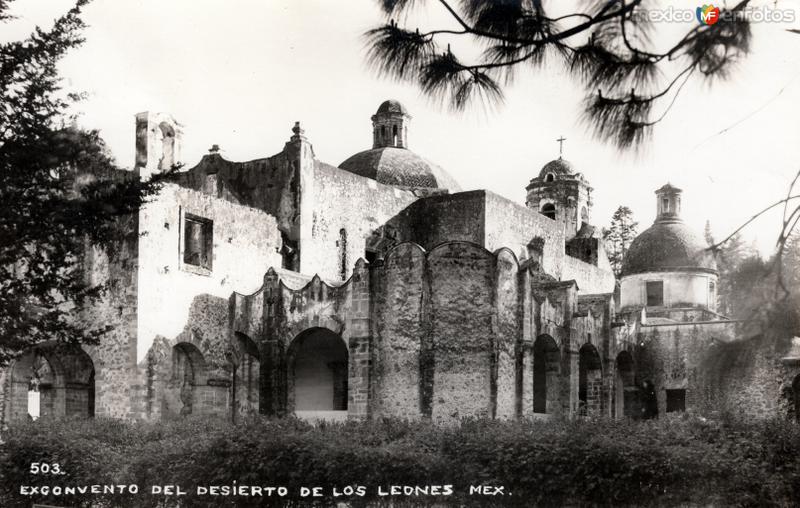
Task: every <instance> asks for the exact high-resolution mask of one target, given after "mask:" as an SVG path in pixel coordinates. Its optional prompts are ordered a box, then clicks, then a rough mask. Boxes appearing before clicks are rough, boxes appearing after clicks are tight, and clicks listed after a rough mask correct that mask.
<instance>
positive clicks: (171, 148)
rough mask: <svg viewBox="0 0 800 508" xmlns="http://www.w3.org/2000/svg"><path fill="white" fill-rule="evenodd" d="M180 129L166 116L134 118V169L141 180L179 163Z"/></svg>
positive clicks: (149, 115)
mask: <svg viewBox="0 0 800 508" xmlns="http://www.w3.org/2000/svg"><path fill="white" fill-rule="evenodd" d="M182 144H183V125H181V124H179V123H178V122H176V121H175V119H174V118H172V116H171V115H168V114H167V113H151V112H149V111H145V112H143V113H139V114H137V115H136V166H135V169H136V171H137V172H138V173H139V176H140V177H141V178H149V177H150V175H152V174H153V173H159V172H161V171H167V170H169V169H170V168H171V167H172V166H174V165H175V164H179V163H180V162H181V146H182Z"/></svg>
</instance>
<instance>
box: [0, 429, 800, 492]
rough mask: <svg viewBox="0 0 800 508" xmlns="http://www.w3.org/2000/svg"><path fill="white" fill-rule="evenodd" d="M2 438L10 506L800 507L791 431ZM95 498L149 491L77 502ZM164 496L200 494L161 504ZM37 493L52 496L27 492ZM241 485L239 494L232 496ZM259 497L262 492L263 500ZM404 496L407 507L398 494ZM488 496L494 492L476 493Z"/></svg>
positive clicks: (795, 434) (144, 433) (202, 432)
mask: <svg viewBox="0 0 800 508" xmlns="http://www.w3.org/2000/svg"><path fill="white" fill-rule="evenodd" d="M2 437H3V440H4V441H5V442H4V443H3V444H2V445H0V455H2V457H0V459H2V461H1V462H0V506H30V504H31V503H32V502H34V501H35V502H41V503H45V504H53V505H58V506H113V507H126V506H130V507H146V506H178V505H180V506H198V507H202V506H264V505H273V504H274V505H284V506H289V505H298V504H308V503H311V502H312V501H313V502H315V503H316V504H318V505H320V506H325V505H330V504H335V503H337V502H341V501H345V502H346V503H349V504H350V505H351V506H363V505H368V504H369V505H378V504H383V505H389V504H393V505H394V506H398V505H424V504H438V505H443V504H446V505H451V504H452V505H481V506H485V505H490V504H495V505H504V506H508V505H512V506H513V505H518V506H532V505H538V506H562V505H571V506H575V505H613V506H620V505H637V506H641V505H651V506H677V505H682V506H683V505H687V504H689V505H703V506H706V505H714V506H766V505H773V506H797V505H798V504H799V503H800V429H799V428H798V426H797V425H795V424H793V423H792V422H782V421H770V422H759V423H742V422H732V421H726V422H708V421H704V420H702V419H696V418H690V417H686V418H676V419H670V420H659V421H648V422H629V421H608V420H594V421H585V420H582V421H549V422H498V421H486V420H470V421H464V422H462V423H461V425H460V426H457V427H437V426H434V425H431V424H429V423H426V422H405V421H398V420H381V421H374V422H348V423H346V424H326V425H320V426H317V427H313V426H309V425H307V424H305V423H303V422H300V421H297V420H279V421H276V420H267V419H263V418H256V417H253V418H251V419H248V420H246V421H243V422H240V423H237V424H235V425H232V424H231V423H229V422H225V421H218V420H208V419H200V418H185V419H181V420H179V421H173V422H166V423H147V424H144V423H135V422H121V421H116V420H105V419H100V418H97V419H92V420H61V421H39V422H35V423H27V424H24V425H19V426H15V427H12V428H11V429H9V430H8V431H7V432H5V433H3V435H2ZM33 463H46V464H53V463H58V464H59V465H60V466H61V468H63V469H64V472H65V474H61V475H53V474H32V473H31V464H33ZM51 468H52V466H51ZM234 482H235V483H234ZM92 485H100V486H109V485H136V486H137V487H138V492H137V493H136V494H130V493H127V491H128V488H124V489H123V488H115V489H114V492H113V493H112V492H110V491H109V490H108V489H109V487H105V489H106V491H107V492H106V493H102V492H101V493H94V494H92V493H89V492H87V493H85V494H72V493H69V494H67V493H65V490H64V489H65V487H75V488H77V487H80V486H92ZM165 485H177V486H180V487H181V489H182V491H183V492H186V495H182V496H174V495H173V496H163V495H155V494H152V493H151V489H152V487H153V486H165ZM23 486H25V487H26V489H27V493H30V492H31V491H33V489H34V487H38V488H39V493H38V494H33V495H22V494H21V492H22V491H21V488H22V487H23ZM208 486H217V488H218V490H217V491H216V494H212V493H211V492H212V491H211V490H209V492H205V493H204V492H203V491H202V490H201V494H198V491H197V488H198V487H201V488H203V487H208ZM234 486H235V487H237V488H238V489H239V490H238V491H237V494H238V495H222V494H224V489H223V487H224V488H227V489H228V490H229V493H230V491H232V488H233V487H234ZM252 486H257V487H261V488H262V492H261V496H258V495H256V496H253V495H252V494H253V492H254V491H253V490H252V489H250V488H249V487H252ZM268 486H272V487H284V488H285V489H286V491H285V495H283V496H279V492H278V491H274V492H272V493H271V495H267V494H268V491H267V490H266V487H268ZM348 486H349V488H348ZM359 486H360V487H361V488H360V489H359ZM391 486H396V487H395V494H394V495H384V494H387V493H391V492H392V491H391ZM435 486H440V487H435ZM447 486H450V487H447ZM475 486H484V487H485V490H483V491H481V493H476V492H474V491H473V492H471V491H470V487H475ZM44 487H49V491H45V492H47V494H48V495H42V492H43V491H44V489H43V488H44ZM58 487H60V488H61V490H59V489H58ZM303 487H305V488H307V489H311V488H313V487H317V488H319V490H318V491H317V493H320V494H322V496H321V497H312V496H310V495H306V496H303V495H302V494H310V492H309V491H308V490H306V491H302V490H301V488H303ZM403 487H407V488H406V489H403ZM411 487H421V488H422V489H421V490H420V489H418V490H414V489H413V488H411ZM499 487H502V489H499ZM426 488H427V490H425V489H426ZM100 489H101V490H102V489H103V487H100ZM334 489H335V490H334ZM350 489H352V491H351V490H350ZM54 492H55V494H54ZM120 492H124V493H120ZM244 492H247V493H249V494H251V495H248V496H245V495H243V493H244ZM256 492H257V491H256ZM334 493H339V494H341V495H340V496H336V497H334ZM346 494H351V495H346ZM426 494H427V495H426ZM490 494H496V495H490ZM509 494H510V495H509Z"/></svg>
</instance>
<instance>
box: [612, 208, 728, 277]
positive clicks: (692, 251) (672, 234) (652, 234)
mask: <svg viewBox="0 0 800 508" xmlns="http://www.w3.org/2000/svg"><path fill="white" fill-rule="evenodd" d="M672 271H703V272H713V273H716V272H717V264H716V262H715V261H714V256H713V255H712V254H711V252H710V251H709V250H708V246H707V245H706V244H705V242H704V241H703V240H701V239H700V237H699V236H697V235H696V234H695V233H694V232H693V231H692V230H691V229H690V228H689V227H687V226H686V224H684V223H683V222H680V221H675V222H656V223H655V224H653V225H652V226H651V227H650V228H649V229H647V230H645V231H644V232H643V233H642V234H640V235H639V236H637V237H636V238H635V239H634V240H633V242H632V243H631V246H630V248H629V249H628V252H627V254H626V255H625V261H624V263H623V266H622V275H623V276H625V275H633V274H636V273H646V272H672Z"/></svg>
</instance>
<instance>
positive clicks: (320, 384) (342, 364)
mask: <svg viewBox="0 0 800 508" xmlns="http://www.w3.org/2000/svg"><path fill="white" fill-rule="evenodd" d="M348 357H349V354H348V351H347V346H346V345H345V342H344V340H343V339H342V338H341V337H340V336H339V335H338V334H336V333H334V332H332V331H330V330H328V329H326V328H311V329H309V330H306V331H304V332H303V333H301V334H299V335H298V336H297V337H295V339H294V340H293V341H292V343H291V345H290V346H289V350H288V353H287V360H288V367H289V372H288V378H289V379H288V388H289V389H288V399H289V400H288V407H289V410H290V411H294V412H295V414H296V415H298V416H300V417H304V418H311V419H318V418H333V419H340V418H346V417H347V384H348V375H349V374H348Z"/></svg>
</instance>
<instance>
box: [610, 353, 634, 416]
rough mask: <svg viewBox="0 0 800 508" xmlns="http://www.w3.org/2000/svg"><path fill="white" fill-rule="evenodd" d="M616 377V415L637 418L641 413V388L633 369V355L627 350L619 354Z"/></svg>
mask: <svg viewBox="0 0 800 508" xmlns="http://www.w3.org/2000/svg"><path fill="white" fill-rule="evenodd" d="M616 369H617V372H616V378H615V380H614V416H615V417H616V418H623V417H625V418H636V417H637V416H638V415H639V413H640V407H639V389H638V388H637V387H636V383H635V379H634V371H633V357H632V356H631V354H630V353H628V352H627V351H621V352H620V353H619V354H618V355H617V361H616Z"/></svg>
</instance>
